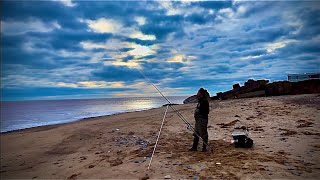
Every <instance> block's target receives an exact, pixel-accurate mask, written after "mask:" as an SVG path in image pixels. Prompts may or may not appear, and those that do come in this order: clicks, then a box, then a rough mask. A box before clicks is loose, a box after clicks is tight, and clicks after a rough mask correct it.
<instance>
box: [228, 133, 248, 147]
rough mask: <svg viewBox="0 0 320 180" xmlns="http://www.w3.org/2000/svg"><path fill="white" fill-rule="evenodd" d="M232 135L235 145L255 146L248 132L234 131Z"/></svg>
mask: <svg viewBox="0 0 320 180" xmlns="http://www.w3.org/2000/svg"><path fill="white" fill-rule="evenodd" d="M232 137H233V140H234V146H235V147H236V148H238V147H242V148H251V147H252V146H253V140H252V139H251V138H249V137H248V135H247V134H246V133H242V132H236V133H232Z"/></svg>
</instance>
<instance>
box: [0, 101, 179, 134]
mask: <svg viewBox="0 0 320 180" xmlns="http://www.w3.org/2000/svg"><path fill="white" fill-rule="evenodd" d="M175 105H183V104H175ZM163 106H164V105H163ZM163 106H160V107H154V108H149V109H141V110H134V111H123V112H117V113H113V114H107V115H101V116H93V117H85V118H80V119H77V120H74V121H70V122H64V123H58V124H48V125H42V126H35V127H29V128H23V129H15V130H10V131H5V132H0V135H1V134H8V133H15V132H23V131H33V130H34V131H37V130H38V131H41V130H46V129H52V128H56V127H59V126H63V125H67V124H73V123H79V122H82V121H88V120H89V121H92V120H95V119H98V118H103V117H108V116H113V115H118V114H126V113H135V112H141V111H148V110H152V109H158V108H161V107H163Z"/></svg>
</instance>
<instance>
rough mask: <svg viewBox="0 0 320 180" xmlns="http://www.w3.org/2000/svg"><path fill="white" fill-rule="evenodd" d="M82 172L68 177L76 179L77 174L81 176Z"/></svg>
mask: <svg viewBox="0 0 320 180" xmlns="http://www.w3.org/2000/svg"><path fill="white" fill-rule="evenodd" d="M80 174H81V173H78V174H72V175H71V176H69V177H68V179H76V177H77V176H79V175H80Z"/></svg>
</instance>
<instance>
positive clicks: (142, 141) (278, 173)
mask: <svg viewBox="0 0 320 180" xmlns="http://www.w3.org/2000/svg"><path fill="white" fill-rule="evenodd" d="M195 106H196V104H186V105H178V106H175V107H176V108H177V109H178V110H180V112H181V113H182V114H183V115H184V116H185V117H186V118H187V119H188V120H189V122H191V123H192V124H194V119H193V111H194V108H195ZM210 107H211V110H210V114H209V128H208V132H209V145H210V146H211V147H213V152H212V153H203V152H200V151H198V152H190V151H188V149H189V148H190V147H191V145H192V138H193V136H192V132H190V131H189V130H187V129H186V125H185V124H184V123H183V122H182V121H181V120H180V119H179V117H178V116H177V115H176V114H175V113H174V112H172V110H170V109H169V111H168V114H167V118H166V119H165V123H164V127H163V130H162V133H161V136H160V140H159V142H158V143H159V144H158V148H157V151H156V153H155V155H154V158H153V162H152V165H151V169H150V170H147V167H148V164H149V160H150V156H151V153H152V150H153V147H154V143H155V140H156V137H157V133H158V131H159V128H160V125H161V120H162V117H163V114H164V111H165V107H162V108H156V109H151V110H146V111H140V112H132V113H122V114H117V115H111V116H104V117H98V118H91V119H86V120H83V121H78V122H74V123H69V124H63V125H53V126H44V127H39V128H31V129H27V130H22V131H15V132H10V133H4V134H1V172H0V177H1V179H11V178H15V179H17V178H18V179H44V178H51V179H89V178H90V179H94V178H103V179H147V178H150V179H164V178H165V176H166V177H168V175H170V177H171V178H172V179H193V178H194V177H197V178H198V179H279V178H281V179H283V178H285V179H317V178H318V177H320V141H319V139H320V95H317V94H314V95H296V96H278V97H260V98H249V99H235V100H226V101H213V102H211V103H210ZM236 122H240V123H241V124H242V125H245V126H247V127H248V128H249V132H250V137H251V138H252V139H253V141H254V146H253V148H251V149H244V148H234V145H233V144H231V140H232V137H231V133H232V132H233V131H234V124H235V123H236ZM199 149H201V147H200V146H199Z"/></svg>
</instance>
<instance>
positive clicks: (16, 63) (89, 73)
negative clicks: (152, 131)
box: [1, 0, 320, 101]
mask: <svg viewBox="0 0 320 180" xmlns="http://www.w3.org/2000/svg"><path fill="white" fill-rule="evenodd" d="M319 54H320V2H316V1H282V2H281V1H255V2H252V1H247V2H244V1H90V2H89V1H72V0H66V1H1V99H2V100H4V101H7V100H45V99H79V98H113V97H141V96H144V97H145V96H158V95H159V94H158V93H157V92H156V90H155V89H154V88H153V87H152V86H151V85H150V84H148V81H147V80H146V79H145V78H144V77H143V76H142V75H141V73H140V72H142V73H143V74H145V75H146V76H147V77H148V78H149V80H150V81H151V82H153V83H154V84H155V85H156V86H157V87H158V88H159V89H160V90H161V91H162V92H163V93H164V94H165V95H167V96H180V95H181V96H188V95H193V94H196V92H197V90H198V89H199V88H200V87H203V88H205V89H208V91H209V92H210V94H211V95H215V93H217V92H220V91H227V90H230V89H232V85H233V84H235V83H240V85H243V84H244V82H245V81H247V80H248V79H255V80H258V79H267V80H269V81H270V82H274V81H282V80H287V74H289V73H312V72H320V58H319ZM139 71H140V72H139Z"/></svg>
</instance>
